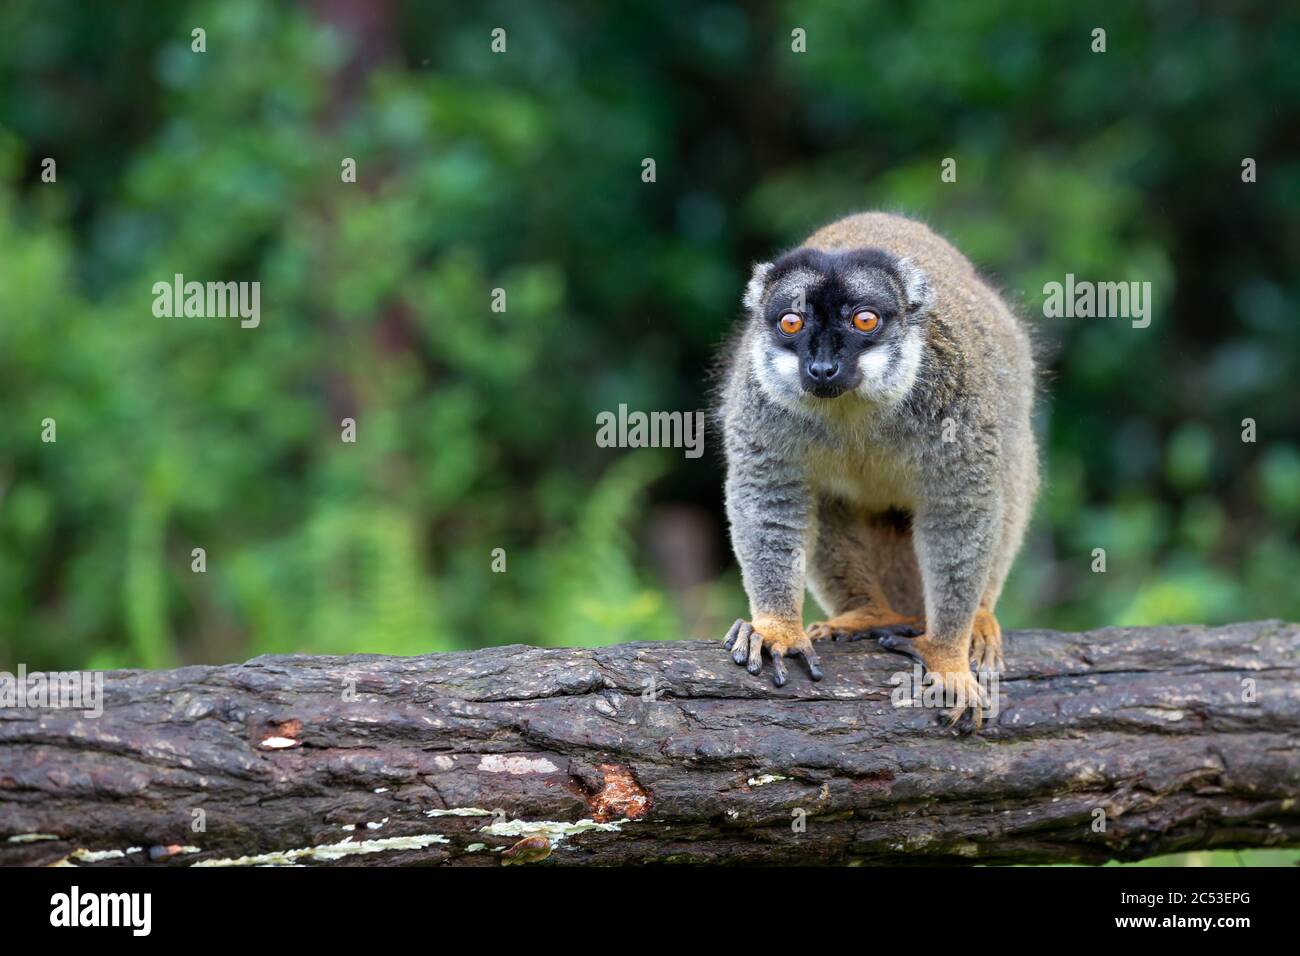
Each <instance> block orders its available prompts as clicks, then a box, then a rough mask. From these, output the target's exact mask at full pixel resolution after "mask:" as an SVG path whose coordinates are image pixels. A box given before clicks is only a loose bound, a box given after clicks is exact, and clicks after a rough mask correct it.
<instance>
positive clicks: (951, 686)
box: [880, 634, 989, 730]
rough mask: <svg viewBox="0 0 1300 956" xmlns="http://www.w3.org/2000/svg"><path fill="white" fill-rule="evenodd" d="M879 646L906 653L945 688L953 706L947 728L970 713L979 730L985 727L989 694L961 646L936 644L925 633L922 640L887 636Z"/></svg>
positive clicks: (945, 694)
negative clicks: (971, 668)
mask: <svg viewBox="0 0 1300 956" xmlns="http://www.w3.org/2000/svg"><path fill="white" fill-rule="evenodd" d="M880 646H881V647H883V648H885V650H888V651H895V652H897V653H899V654H906V655H907V656H908V657H910V658H912V659H913V660H916V661H920V662H921V664H923V665H924V666H925V672H926V674H928V675H929V676H931V677H933V678H934V679H935V681H936V682H937V683H938V685H939V686H940V687H941V688H942V690H943V695H944V697H943V699H944V701H945V702H949V701H950V702H951V703H952V704H953V706H952V707H951V708H950V709H948V710H947V711H946V713H945V716H946V717H947V719H948V726H950V727H951V726H952V725H953V724H956V723H957V721H959V720H961V718H962V715H963V714H965V713H966V711H968V710H969V711H970V713H971V722H972V724H973V725H974V727H975V729H976V730H979V729H980V727H982V726H983V725H984V710H985V708H987V707H988V706H989V699H988V694H986V693H985V691H984V688H983V687H981V686H980V683H979V681H977V680H976V679H975V675H974V674H972V673H971V670H970V661H969V660H968V657H969V656H970V655H969V654H966V653H963V652H962V648H961V647H960V646H958V645H956V644H953V643H947V642H945V643H939V642H937V641H933V640H931V639H930V638H929V636H928V635H925V634H922V635H921V636H919V637H900V636H899V635H897V634H886V635H884V636H882V637H881V638H880Z"/></svg>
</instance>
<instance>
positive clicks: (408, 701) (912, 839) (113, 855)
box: [0, 621, 1300, 865]
mask: <svg viewBox="0 0 1300 956" xmlns="http://www.w3.org/2000/svg"><path fill="white" fill-rule="evenodd" d="M1007 661H1008V668H1009V669H1008V673H1006V674H1005V675H1004V676H1003V679H1002V681H1001V683H1000V687H999V689H998V690H999V694H998V703H999V706H1000V712H999V713H998V714H997V715H996V716H995V717H993V718H992V719H991V720H990V721H988V722H987V723H986V725H985V728H984V730H983V731H982V733H980V734H979V735H971V734H968V733H962V732H960V731H958V730H954V729H951V728H948V727H947V726H945V725H943V724H941V723H940V722H939V718H938V714H937V712H936V711H935V710H933V709H927V708H918V707H910V708H907V707H896V706H894V705H893V703H892V701H891V694H893V693H894V687H893V686H891V684H890V679H891V675H893V674H895V673H897V672H900V671H908V670H909V669H910V664H909V663H908V662H907V661H906V660H905V659H903V658H900V657H899V656H897V655H893V654H889V653H886V652H884V651H881V650H879V649H878V648H876V647H875V645H874V644H871V643H869V642H863V643H857V644H848V645H843V644H827V645H824V650H823V652H822V664H823V668H824V670H825V672H826V675H827V676H826V679H825V680H823V681H822V682H820V683H813V682H811V681H810V680H809V679H808V677H807V675H806V674H805V673H804V672H802V671H801V670H800V668H799V663H798V662H797V661H795V662H792V664H791V668H790V673H791V677H790V682H789V683H788V684H787V685H786V686H785V687H783V688H781V689H775V688H774V687H773V686H772V684H771V683H770V680H769V677H768V676H767V675H766V674H764V675H762V676H760V677H753V676H751V675H749V674H748V673H746V672H745V671H744V670H743V669H742V668H740V667H737V666H736V665H734V664H732V663H731V661H730V660H729V659H728V657H727V656H726V655H725V654H724V653H723V651H722V649H721V645H720V644H718V643H702V642H686V641H683V642H673V643H639V644H623V645H618V646H612V647H603V648H595V649H540V648H533V647H524V646H518V645H516V646H510V647H497V648H490V649H485V650H479V651H473V652H466V653H456V654H439V655H429V656H425V657H413V658H392V657H378V656H371V655H356V656H350V657H328V658H326V657H300V656H296V657H260V658H257V659H256V660H252V661H249V662H248V663H246V664H239V665H230V666H222V667H186V668H181V669H179V670H171V671H159V672H145V671H124V672H116V673H111V674H109V675H107V679H106V682H105V688H104V705H105V709H104V714H103V716H102V717H99V718H97V719H93V718H86V717H84V716H83V715H82V714H81V713H80V712H74V711H66V710H48V709H40V710H33V709H18V708H11V709H8V710H0V863H9V864H17V863H26V864H33V863H52V862H60V861H63V862H71V863H74V864H79V865H87V864H95V863H103V864H120V863H133V862H145V861H148V860H150V859H152V860H154V861H157V862H165V863H168V864H175V865H186V864H195V863H197V864H207V865H214V864H231V863H235V864H255V863H306V864H312V863H340V864H354V865H356V864H362V865H374V864H380V863H382V864H431V863H445V864H462V865H497V864H499V863H502V862H507V863H509V862H536V861H539V860H541V859H546V860H547V864H544V865H549V864H552V863H571V864H575V863H588V864H613V863H643V862H664V863H666V862H689V863H845V862H868V863H891V864H899V863H950V862H979V863H1012V862H1015V863H1032V862H1058V863H1059V862H1068V861H1084V862H1094V863H1096V862H1103V861H1106V860H1108V859H1113V858H1119V859H1135V858H1139V857H1142V856H1147V855H1150V854H1153V853H1160V852H1172V851H1179V850H1190V849H1205V848H1213V847H1257V846H1296V845H1300V800H1298V798H1300V744H1298V743H1297V741H1298V740H1300V626H1297V625H1294V624H1286V623H1282V622H1278V621H1265V622H1257V623H1249V624H1236V625H1231V626H1227V627H1217V628H1209V627H1158V628H1143V629H1125V628H1109V629H1105V630H1100V631H1094V632H1089V633H1083V634H1058V633H1051V632H1045V631H1025V632H1018V633H1013V634H1009V635H1008V636H1007Z"/></svg>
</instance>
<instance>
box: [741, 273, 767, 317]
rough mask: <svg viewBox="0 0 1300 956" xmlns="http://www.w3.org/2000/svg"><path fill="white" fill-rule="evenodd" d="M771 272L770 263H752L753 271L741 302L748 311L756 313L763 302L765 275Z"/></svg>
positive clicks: (765, 283) (765, 284) (765, 285)
mask: <svg viewBox="0 0 1300 956" xmlns="http://www.w3.org/2000/svg"><path fill="white" fill-rule="evenodd" d="M771 271H772V263H770V262H756V263H754V271H753V273H752V274H751V275H750V277H749V284H748V285H746V286H745V296H744V298H743V299H742V300H741V301H742V302H744V304H745V308H746V309H747V310H748V311H750V312H757V311H758V307H759V305H760V304H761V303H762V301H763V290H764V289H765V288H767V275H768V273H769V272H771Z"/></svg>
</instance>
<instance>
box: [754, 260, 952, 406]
mask: <svg viewBox="0 0 1300 956" xmlns="http://www.w3.org/2000/svg"><path fill="white" fill-rule="evenodd" d="M745 305H746V306H747V307H748V309H749V312H750V317H751V321H753V322H756V323H758V324H759V326H760V328H759V329H758V332H759V335H757V336H755V342H756V345H755V352H756V354H755V356H754V357H755V361H756V368H757V370H758V371H759V373H760V375H759V381H760V383H761V384H762V386H763V388H764V389H765V390H767V391H768V393H769V394H771V395H772V396H773V397H774V398H777V399H778V400H780V401H783V402H785V403H787V404H790V403H795V402H804V403H805V404H806V403H808V401H809V400H813V401H814V403H815V401H816V400H827V399H834V398H838V397H839V396H841V395H844V394H846V393H850V392H852V393H854V394H857V395H859V396H861V397H862V398H866V399H869V400H873V401H896V400H898V399H900V398H902V397H903V395H905V394H906V393H907V391H908V389H910V388H911V387H912V383H913V382H914V381H915V380H916V373H917V369H918V368H919V365H920V361H921V351H922V348H921V346H922V342H923V338H922V323H923V321H924V318H925V314H926V313H927V311H928V309H929V307H930V286H929V282H928V281H927V280H926V277H925V276H924V274H922V272H921V271H920V270H919V269H918V268H917V267H916V266H914V265H912V264H911V263H909V262H908V261H906V260H899V259H897V258H895V257H894V256H891V255H889V254H888V253H886V252H884V251H882V250H880V249H853V250H848V251H844V252H821V251H819V250H815V249H807V248H801V249H796V250H795V251H794V252H791V253H788V254H787V255H785V256H782V257H781V258H780V259H778V260H777V261H776V262H774V263H770V264H767V263H764V264H760V265H759V266H757V267H755V269H754V276H753V278H752V279H751V280H750V283H749V288H748V289H747V290H746V293H745Z"/></svg>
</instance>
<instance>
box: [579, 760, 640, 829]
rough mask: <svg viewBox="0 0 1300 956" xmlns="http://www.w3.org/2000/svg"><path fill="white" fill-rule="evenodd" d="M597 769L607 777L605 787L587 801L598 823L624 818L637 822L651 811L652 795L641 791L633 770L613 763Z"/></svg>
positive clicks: (602, 765) (604, 764) (601, 765)
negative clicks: (636, 820) (638, 818)
mask: <svg viewBox="0 0 1300 956" xmlns="http://www.w3.org/2000/svg"><path fill="white" fill-rule="evenodd" d="M597 769H599V770H600V772H601V773H603V774H604V775H605V785H604V786H603V787H602V788H601V790H600V793H598V794H596V795H595V796H594V797H592V798H591V799H590V800H588V801H587V803H588V805H589V806H590V807H591V815H592V819H594V820H595V821H596V822H597V823H605V822H607V821H609V820H612V819H615V818H619V819H622V818H624V817H626V818H627V819H629V820H635V819H636V818H637V817H639V816H641V815H642V814H644V813H645V812H646V811H647V810H649V809H650V794H648V793H646V792H645V791H644V790H643V789H641V785H640V784H639V783H637V782H636V777H634V776H632V771H631V770H629V769H628V768H627V767H620V766H619V765H618V764H612V763H603V764H600V765H599V767H598V768H597Z"/></svg>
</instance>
